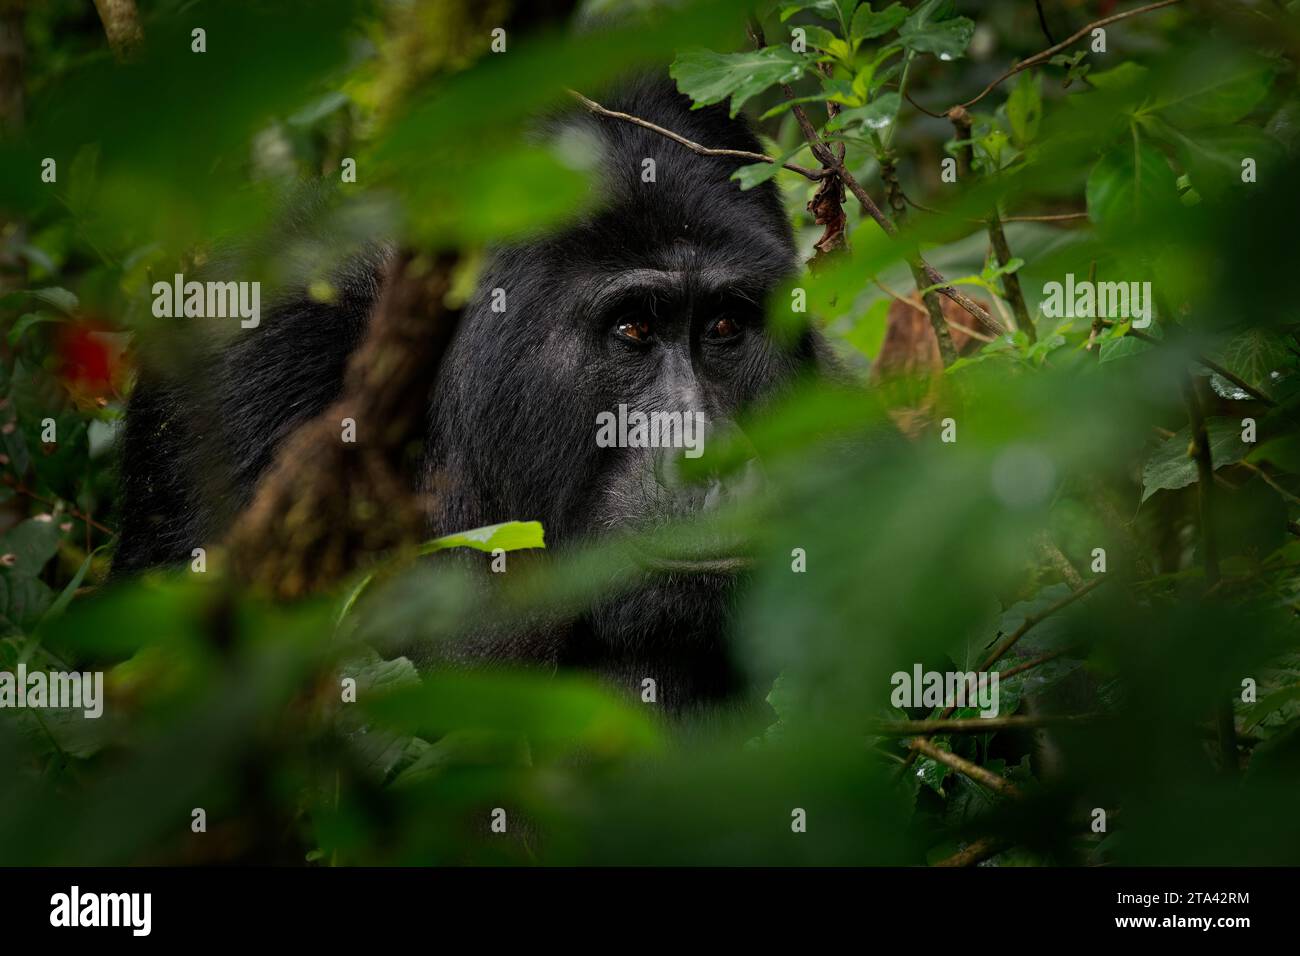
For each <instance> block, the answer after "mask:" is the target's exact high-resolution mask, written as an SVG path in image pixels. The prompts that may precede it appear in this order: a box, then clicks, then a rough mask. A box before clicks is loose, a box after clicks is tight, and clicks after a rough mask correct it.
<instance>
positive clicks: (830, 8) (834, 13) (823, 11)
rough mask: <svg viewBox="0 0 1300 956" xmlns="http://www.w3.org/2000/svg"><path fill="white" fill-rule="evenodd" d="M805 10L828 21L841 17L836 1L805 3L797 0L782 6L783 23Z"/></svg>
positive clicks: (810, 0) (811, 0)
mask: <svg viewBox="0 0 1300 956" xmlns="http://www.w3.org/2000/svg"><path fill="white" fill-rule="evenodd" d="M803 10H811V11H812V12H813V13H815V14H817V15H818V16H819V17H824V18H825V19H827V20H834V19H835V18H836V17H838V16H839V4H838V3H837V2H836V0H805V2H799V0H796V2H794V3H784V4H782V5H781V22H782V23H784V22H785V21H786V20H789V19H790V18H791V17H792V16H794V15H795V14H796V13H800V12H801V11H803Z"/></svg>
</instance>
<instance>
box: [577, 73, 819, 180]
mask: <svg viewBox="0 0 1300 956" xmlns="http://www.w3.org/2000/svg"><path fill="white" fill-rule="evenodd" d="M569 95H570V96H572V97H573V98H574V99H576V100H577V101H578V102H579V103H581V104H582V105H583V106H585V107H586V108H587V109H588V110H589V111H591V112H592V113H595V114H596V115H597V116H604V117H606V118H608V119H616V120H620V121H622V122H624V123H631V124H632V125H633V126H640V127H641V128H642V129H648V130H650V131H651V132H652V133H658V134H659V135H660V136H663V137H665V138H667V139H671V140H672V141H673V142H674V143H678V144H680V145H682V146H685V147H686V148H687V149H689V150H690V151H691V152H693V153H698V154H699V155H700V156H726V157H730V158H732V159H747V160H749V161H750V162H753V163H776V162H777V160H775V159H773V158H772V157H771V156H767V155H764V154H763V153H751V152H750V151H749V150H745V149H711V148H709V147H708V146H701V145H700V144H699V143H696V142H694V141H693V140H689V139H687V138H686V137H685V136H682V135H681V134H679V133H674V132H673V131H672V130H670V129H664V127H662V126H658V125H656V124H655V123H651V122H650V121H649V120H644V119H642V118H641V117H639V116H633V115H632V114H631V113H620V112H619V111H618V110H611V109H606V108H605V107H603V106H601V105H600V104H599V103H597V102H596V101H595V100H592V99H588V98H587V97H585V96H583V95H582V94H581V93H579V92H577V91H576V90H569ZM779 165H780V166H781V167H782V168H783V169H788V170H790V171H791V172H795V173H798V174H799V175H800V176H804V177H806V178H807V179H811V180H813V181H814V182H816V181H817V180H819V179H822V178H824V177H825V175H826V172H825V170H813V169H806V168H805V167H803V166H798V165H796V164H794V163H780V164H779Z"/></svg>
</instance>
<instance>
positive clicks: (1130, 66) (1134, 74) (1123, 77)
mask: <svg viewBox="0 0 1300 956" xmlns="http://www.w3.org/2000/svg"><path fill="white" fill-rule="evenodd" d="M1080 52H1082V51H1080ZM1075 62H1076V63H1077V62H1078V61H1077V60H1076V61H1075ZM1150 74H1151V71H1150V70H1148V69H1147V68H1146V67H1145V66H1143V65H1142V64H1141V63H1134V62H1133V61H1132V60H1129V61H1127V62H1125V63H1121V64H1120V65H1119V66H1117V67H1115V68H1114V69H1112V70H1099V71H1097V72H1096V73H1090V74H1089V75H1088V82H1089V83H1091V84H1092V85H1093V86H1095V87H1097V89H1099V90H1106V91H1107V92H1114V91H1116V90H1124V89H1127V88H1129V87H1130V86H1135V85H1137V84H1140V83H1147V82H1149V80H1148V77H1149V76H1150Z"/></svg>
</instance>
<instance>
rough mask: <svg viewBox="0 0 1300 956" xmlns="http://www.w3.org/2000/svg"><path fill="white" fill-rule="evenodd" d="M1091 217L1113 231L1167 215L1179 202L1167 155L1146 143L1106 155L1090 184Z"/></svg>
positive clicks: (1127, 145)
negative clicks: (1160, 215)
mask: <svg viewBox="0 0 1300 956" xmlns="http://www.w3.org/2000/svg"><path fill="white" fill-rule="evenodd" d="M1087 200H1088V218H1089V219H1091V220H1092V221H1093V222H1094V223H1096V224H1097V225H1099V226H1101V227H1103V228H1106V229H1110V230H1116V231H1120V230H1127V229H1131V228H1132V227H1133V226H1134V225H1135V224H1136V223H1139V222H1142V221H1144V220H1149V219H1152V218H1153V217H1156V216H1158V215H1159V214H1160V213H1161V212H1167V211H1169V210H1170V208H1171V207H1173V206H1176V204H1177V202H1178V185H1177V177H1175V176H1174V171H1173V170H1172V169H1171V168H1170V166H1169V161H1168V160H1167V159H1165V155H1164V153H1162V152H1160V150H1158V149H1156V148H1155V147H1154V146H1151V145H1148V144H1147V143H1146V142H1140V143H1138V144H1137V145H1134V144H1130V143H1124V144H1122V145H1120V146H1117V147H1115V148H1114V149H1112V150H1111V151H1110V152H1108V153H1106V155H1104V156H1103V157H1102V158H1101V159H1100V160H1098V161H1097V164H1096V165H1095V166H1093V168H1092V172H1090V173H1089V174H1088V185H1087Z"/></svg>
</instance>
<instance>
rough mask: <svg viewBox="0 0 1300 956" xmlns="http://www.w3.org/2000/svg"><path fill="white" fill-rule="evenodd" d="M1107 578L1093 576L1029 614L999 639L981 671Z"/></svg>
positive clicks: (981, 666) (982, 665)
mask: <svg viewBox="0 0 1300 956" xmlns="http://www.w3.org/2000/svg"><path fill="white" fill-rule="evenodd" d="M1107 580H1109V578H1105V577H1096V578H1093V579H1092V580H1091V581H1089V582H1088V583H1087V584H1085V585H1084V586H1083V587H1081V588H1079V590H1077V591H1071V592H1070V593H1069V594H1067V595H1066V596H1065V597H1063V598H1061V600H1059V601H1057V602H1056V603H1055V604H1053V605H1052V606H1051V607H1048V608H1046V609H1045V610H1043V611H1041V612H1040V613H1038V614H1030V615H1027V616H1026V617H1025V620H1024V622H1023V623H1022V624H1021V625H1020V626H1019V627H1018V628H1016V629H1015V630H1014V631H1013V632H1011V633H1010V634H1008V635H1007V636H1006V637H1004V638H1003V639H1002V640H1001V641H999V642H998V643H997V645H996V646H995V647H994V648H993V650H991V651H989V656H988V657H986V658H985V659H984V663H983V664H981V665H980V667H979V669H980V670H981V671H986V670H988V669H989V668H990V667H992V666H993V665H994V664H995V663H997V662H998V661H999V660H1001V659H1002V657H1003V655H1005V654H1006V652H1007V651H1009V650H1011V648H1013V647H1015V646H1016V644H1017V642H1019V640H1020V639H1021V638H1022V637H1024V636H1025V635H1026V634H1028V633H1029V630H1030V628H1032V627H1034V625H1036V624H1041V623H1042V622H1043V621H1044V620H1046V619H1047V618H1049V617H1051V616H1052V615H1053V614H1055V613H1056V612H1057V611H1060V610H1063V609H1065V608H1067V607H1069V606H1070V605H1071V604H1073V603H1074V602H1075V601H1077V600H1079V598H1081V597H1083V596H1084V595H1086V594H1091V593H1092V592H1093V591H1094V590H1096V589H1097V588H1098V587H1100V586H1101V585H1102V584H1104V583H1105V582H1106V581H1107Z"/></svg>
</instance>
